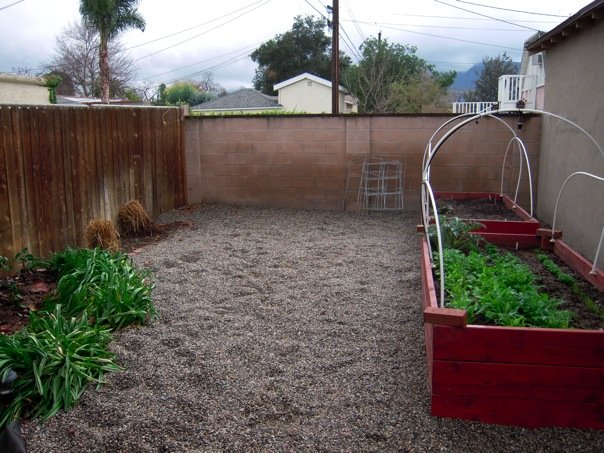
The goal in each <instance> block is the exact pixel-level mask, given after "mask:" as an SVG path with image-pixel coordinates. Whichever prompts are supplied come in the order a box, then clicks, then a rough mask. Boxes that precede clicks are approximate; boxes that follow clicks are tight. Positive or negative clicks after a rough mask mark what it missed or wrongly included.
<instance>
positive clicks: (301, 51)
mask: <svg viewBox="0 0 604 453" xmlns="http://www.w3.org/2000/svg"><path fill="white" fill-rule="evenodd" d="M326 26H327V23H326V21H325V20H324V19H317V18H314V17H312V16H306V17H304V18H303V17H302V16H296V17H295V18H294V25H293V27H292V29H291V30H289V31H287V32H285V33H283V34H282V35H277V36H275V38H274V39H271V40H270V41H267V42H265V43H264V44H262V45H261V46H260V47H258V49H256V50H255V51H254V52H252V54H251V55H250V57H251V58H252V60H253V61H254V62H256V63H258V68H257V69H256V73H255V75H254V80H253V82H254V88H256V89H257V90H259V91H261V92H262V93H264V94H274V93H275V92H274V90H273V85H275V84H276V83H279V82H282V81H284V80H287V79H289V78H291V77H295V76H297V75H299V74H301V73H303V72H308V73H311V74H315V75H317V76H319V77H323V78H325V79H327V80H331V38H330V37H329V36H327V35H326V34H325V27H326ZM350 63H351V60H350V58H349V57H348V56H346V55H344V54H343V53H340V68H341V70H344V69H345V68H347V67H348V66H349V65H350Z"/></svg>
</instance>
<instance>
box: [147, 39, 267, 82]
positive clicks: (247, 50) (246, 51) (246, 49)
mask: <svg viewBox="0 0 604 453" xmlns="http://www.w3.org/2000/svg"><path fill="white" fill-rule="evenodd" d="M260 44H262V43H257V44H254V45H251V46H246V47H242V48H239V49H237V50H233V51H232V52H227V53H225V54H222V55H217V56H215V57H212V58H206V59H205V60H200V61H196V62H195V63H191V64H188V65H185V66H181V67H179V68H176V69H171V70H170V71H165V72H162V73H159V74H154V75H152V76H147V77H143V78H142V79H141V80H149V79H153V78H156V77H160V76H163V75H166V74H170V73H171V72H177V71H180V70H182V69H186V68H190V67H191V66H197V65H198V64H202V63H207V62H209V61H212V60H216V59H218V58H222V57H226V56H227V55H232V54H234V53H239V52H242V51H245V53H246V54H247V53H248V52H250V51H251V50H255V49H257V48H258V46H259V45H260Z"/></svg>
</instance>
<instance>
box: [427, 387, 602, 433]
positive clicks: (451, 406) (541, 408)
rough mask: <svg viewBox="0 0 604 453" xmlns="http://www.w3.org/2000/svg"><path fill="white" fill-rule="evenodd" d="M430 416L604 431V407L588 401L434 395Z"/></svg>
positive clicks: (535, 426)
mask: <svg viewBox="0 0 604 453" xmlns="http://www.w3.org/2000/svg"><path fill="white" fill-rule="evenodd" d="M431 414H432V415H434V416H437V417H452V418H461V419H464V420H477V421H480V422H483V423H496V424H501V425H513V426H522V427H526V428H542V427H548V426H559V427H570V428H572V427H575V428H593V429H603V428H604V413H603V411H602V405H601V404H598V403H589V402H584V403H575V402H559V401H536V400H523V399H517V398H497V399H495V398H482V397H466V396H459V395H441V394H433V395H432V407H431Z"/></svg>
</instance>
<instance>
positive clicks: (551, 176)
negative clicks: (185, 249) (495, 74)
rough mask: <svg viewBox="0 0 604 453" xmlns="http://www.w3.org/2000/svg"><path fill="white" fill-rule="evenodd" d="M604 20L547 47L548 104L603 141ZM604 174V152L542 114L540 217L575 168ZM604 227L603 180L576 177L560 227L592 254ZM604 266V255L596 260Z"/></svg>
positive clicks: (547, 216)
mask: <svg viewBox="0 0 604 453" xmlns="http://www.w3.org/2000/svg"><path fill="white" fill-rule="evenodd" d="M602 55H604V21H602V20H600V21H598V22H597V23H596V26H594V27H593V28H589V29H585V30H583V31H581V32H580V33H577V34H575V35H572V36H571V37H569V38H567V39H566V40H565V41H563V42H561V43H559V44H557V45H556V46H554V47H553V48H551V49H550V50H548V51H547V55H546V59H545V61H546V65H547V81H546V84H545V110H546V111H549V112H553V113H556V114H558V115H562V116H564V117H566V118H568V119H570V120H572V121H574V122H576V123H578V124H579V125H580V126H581V127H583V128H584V129H586V130H587V131H588V132H589V133H590V134H592V135H593V137H594V138H595V139H596V141H597V142H598V143H599V144H600V145H601V146H602V147H604V58H602ZM576 171H587V172H590V173H595V174H596V175H598V176H604V155H602V154H601V153H600V152H599V151H598V150H597V148H596V147H595V146H594V145H593V144H592V143H591V142H590V141H589V139H587V138H586V137H585V136H584V135H583V134H581V133H580V132H578V131H577V130H576V129H575V128H573V127H571V126H568V125H566V124H564V123H563V122H561V121H559V120H556V119H553V118H544V119H543V136H542V142H541V159H540V168H539V192H538V193H539V202H538V206H537V214H538V216H539V218H540V219H541V220H543V221H545V222H548V223H550V224H551V222H552V220H553V213H554V207H555V203H556V198H557V196H558V193H559V191H560V188H561V187H562V184H563V183H564V180H565V179H566V178H567V177H568V176H569V175H570V174H572V173H573V172H576ZM603 227H604V182H596V181H591V180H588V179H584V178H581V177H578V178H573V180H572V181H571V182H570V183H569V184H568V185H567V188H566V189H565V191H564V194H563V196H562V198H561V201H560V205H559V208H558V217H557V219H556V229H558V228H560V229H562V230H563V232H564V239H565V240H566V241H567V242H569V243H570V244H571V245H572V246H573V247H574V248H575V249H577V250H578V251H579V252H580V253H581V254H583V255H584V256H585V257H586V258H588V259H589V260H593V257H594V255H595V251H596V247H597V244H598V241H599V238H600V234H601V232H602V228H603ZM598 265H599V267H600V268H602V267H604V256H601V257H600V260H599V261H598Z"/></svg>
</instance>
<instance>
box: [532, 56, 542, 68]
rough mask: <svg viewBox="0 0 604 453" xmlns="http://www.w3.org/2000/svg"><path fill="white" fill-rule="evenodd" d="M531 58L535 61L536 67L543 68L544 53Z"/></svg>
mask: <svg viewBox="0 0 604 453" xmlns="http://www.w3.org/2000/svg"><path fill="white" fill-rule="evenodd" d="M531 58H532V60H533V64H534V65H539V66H543V54H542V53H538V54H537V55H533V56H532V57H531Z"/></svg>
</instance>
